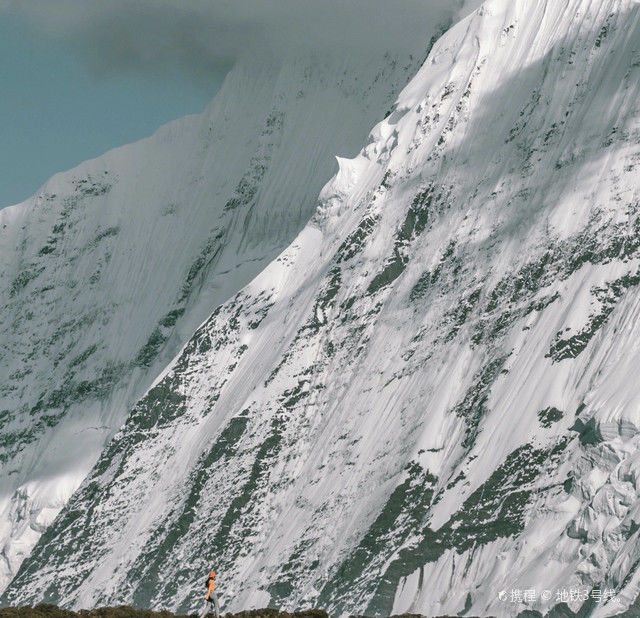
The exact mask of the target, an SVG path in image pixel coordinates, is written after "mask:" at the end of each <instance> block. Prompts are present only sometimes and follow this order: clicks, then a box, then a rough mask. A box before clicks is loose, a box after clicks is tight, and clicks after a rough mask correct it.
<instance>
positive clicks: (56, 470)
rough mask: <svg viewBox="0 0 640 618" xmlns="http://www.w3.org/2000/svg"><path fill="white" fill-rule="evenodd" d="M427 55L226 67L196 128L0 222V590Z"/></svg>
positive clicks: (92, 165) (86, 172) (103, 166)
mask: <svg viewBox="0 0 640 618" xmlns="http://www.w3.org/2000/svg"><path fill="white" fill-rule="evenodd" d="M441 17H442V19H444V17H446V16H441ZM427 26H429V27H431V29H432V30H433V32H435V31H436V29H437V28H442V27H443V23H441V22H438V21H437V20H436V21H434V23H433V24H427ZM428 45H429V36H427V37H426V40H424V41H423V40H419V41H415V42H414V46H413V47H414V51H415V56H411V57H410V56H408V55H406V56H404V57H401V56H392V55H390V54H388V53H386V52H385V50H382V51H381V52H380V54H379V55H377V56H375V57H371V58H369V59H368V61H367V62H365V63H363V62H362V61H358V63H356V64H354V63H353V62H351V61H350V60H349V59H344V60H340V61H336V60H335V59H325V58H317V57H316V58H311V57H297V58H291V59H284V60H283V59H282V58H278V59H275V58H269V57H267V58H255V57H253V56H247V57H243V58H242V59H240V60H239V61H238V63H237V64H236V66H235V67H234V68H233V69H232V71H231V72H230V74H229V75H228V76H227V78H226V80H225V82H224V84H223V86H222V88H221V90H220V92H219V93H218V94H217V96H216V97H215V99H214V100H213V102H212V103H211V104H210V105H209V106H208V108H207V109H206V111H205V112H204V113H203V114H201V115H195V116H189V117H186V118H183V119H181V120H177V121H175V122H172V123H170V124H168V125H167V126H165V127H162V128H161V129H159V130H158V131H157V132H156V133H155V134H154V135H153V136H151V137H149V138H148V139H144V140H142V141H140V142H138V143H135V144H132V145H129V146H125V147H122V148H118V149H115V150H113V151H110V152H108V153H106V154H105V155H104V156H101V157H99V158H97V159H95V160H92V161H87V162H86V163H83V164H81V165H80V166H78V167H77V168H75V169H73V170H70V171H69V172H65V173H62V174H58V175H56V176H55V177H53V178H52V179H51V180H50V181H48V182H47V183H46V184H45V185H44V186H43V187H42V189H41V190H40V191H39V192H38V193H37V195H35V196H34V197H33V198H31V199H29V200H27V201H26V202H24V203H22V204H19V205H16V206H11V207H7V208H4V209H3V210H0V298H1V299H2V304H3V307H2V320H1V321H0V349H1V350H2V353H1V354H0V375H1V376H2V380H1V384H0V431H1V432H2V433H1V436H2V437H1V442H0V590H2V589H3V588H4V587H5V586H6V584H7V583H8V582H9V581H10V579H11V578H12V577H13V575H14V574H15V572H16V570H17V569H18V567H19V566H20V564H21V562H22V560H23V559H24V558H25V556H27V555H29V552H30V551H31V548H32V547H33V545H34V544H35V542H36V541H37V540H38V538H39V536H40V534H41V533H42V532H43V530H44V529H46V527H47V526H48V524H49V523H50V522H51V521H52V520H53V518H54V517H55V515H56V514H57V513H58V511H59V510H60V508H61V507H62V506H63V505H64V504H65V503H66V501H67V500H68V499H69V497H70V496H71V494H72V493H73V492H74V491H75V489H76V488H77V487H78V486H79V484H80V483H81V482H82V480H83V478H84V477H85V476H86V474H87V472H88V471H89V470H90V469H91V467H92V466H93V465H94V463H95V461H96V459H97V457H98V455H99V454H100V451H101V450H102V448H103V446H104V444H105V442H106V441H107V440H108V439H110V437H111V436H113V433H114V432H115V430H116V429H117V428H118V427H119V426H120V425H121V424H122V422H123V421H124V419H125V418H126V415H127V411H128V410H129V409H130V408H131V406H132V405H133V404H134V403H135V401H136V400H137V399H139V398H140V397H141V396H142V395H143V394H144V392H145V391H146V390H147V389H148V388H149V387H150V385H151V384H152V383H153V381H154V380H155V379H156V378H157V377H158V375H159V373H160V372H161V371H162V369H163V368H164V367H165V366H166V365H167V363H169V362H170V361H171V359H172V358H173V357H174V356H175V355H176V354H177V352H178V351H179V350H180V348H181V346H182V345H183V344H184V343H185V342H186V341H187V340H188V339H189V337H191V335H192V334H193V332H194V330H195V329H196V328H197V326H198V325H199V324H200V323H201V322H202V321H203V320H204V319H205V318H206V317H207V316H208V315H209V314H210V313H211V311H212V310H213V309H214V308H215V307H216V306H218V305H220V303H222V302H224V301H225V300H227V299H228V298H229V297H231V296H232V295H233V294H235V293H236V292H237V291H238V290H239V289H240V288H242V287H243V286H244V285H246V284H247V283H248V282H249V281H250V280H251V279H252V278H253V277H254V276H255V275H256V274H257V273H259V272H260V271H261V270H262V269H263V268H264V267H265V266H266V265H267V264H268V263H269V262H270V261H271V260H272V259H273V258H275V257H276V256H277V255H278V253H279V252H280V251H282V250H283V249H284V248H285V247H286V246H287V245H288V244H289V243H290V242H291V241H292V239H293V238H295V235H296V234H297V233H298V232H299V231H300V229H301V228H302V226H303V225H304V224H305V223H306V222H307V221H308V220H309V218H310V217H311V215H312V214H313V212H314V209H315V205H316V202H317V196H318V193H319V191H320V189H321V187H322V185H323V183H324V182H325V181H326V179H327V178H328V177H330V175H331V174H332V173H333V172H334V171H335V169H336V163H335V157H334V156H335V154H336V153H340V154H342V155H347V156H353V154H355V153H356V152H357V151H358V149H359V147H360V145H361V143H362V141H363V140H364V139H365V137H366V135H367V133H368V131H369V130H370V128H371V126H372V124H373V123H374V122H375V121H376V120H377V119H378V118H380V117H381V116H382V115H383V114H384V113H385V111H386V110H387V109H388V108H389V106H390V105H391V104H392V103H393V101H394V99H395V97H396V96H397V95H398V93H399V91H400V89H401V88H402V87H403V86H404V85H405V84H406V83H407V81H408V80H409V78H410V77H411V76H412V75H413V74H414V73H415V71H416V70H417V68H418V66H419V64H420V62H421V61H422V60H423V59H424V57H425V55H426V53H427V51H428V50H427V46H428Z"/></svg>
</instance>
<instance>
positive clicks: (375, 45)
mask: <svg viewBox="0 0 640 618" xmlns="http://www.w3.org/2000/svg"><path fill="white" fill-rule="evenodd" d="M459 4H460V2H459V1H458V0H173V1H171V0H0V10H5V11H11V12H13V13H17V14H20V15H22V16H24V17H26V18H27V19H28V20H29V22H30V23H31V24H32V25H33V27H34V28H37V29H38V31H39V32H41V33H42V34H43V35H48V36H53V37H57V38H64V40H65V41H67V42H68V43H69V45H71V46H74V47H76V48H77V49H78V50H79V52H80V53H81V54H82V56H83V57H84V58H85V59H86V61H87V62H88V63H89V64H90V66H91V67H92V69H93V70H94V71H95V72H96V73H98V74H108V73H110V72H121V71H142V72H146V73H153V72H160V74H161V73H162V71H163V70H164V69H165V68H166V67H167V66H171V67H172V68H175V67H176V66H177V67H179V68H180V69H181V70H184V71H185V72H187V73H188V74H189V75H190V76H191V77H193V78H194V79H195V80H201V79H206V78H207V76H211V75H216V76H219V75H220V74H223V73H225V72H226V71H227V70H228V68H229V67H230V66H231V65H232V63H233V62H234V60H235V59H236V58H237V57H239V56H240V55H242V54H245V53H252V52H253V53H268V54H274V55H282V54H295V53H300V52H302V51H303V50H305V51H312V52H314V53H319V54H335V55H345V54H368V55H369V54H372V53H380V52H384V51H392V52H399V51H406V52H408V53H409V52H413V51H419V50H420V49H421V46H423V47H424V48H426V45H427V43H428V40H429V38H430V36H431V33H432V32H433V23H434V22H437V23H439V24H440V23H443V24H444V23H446V21H447V19H448V18H450V16H451V14H452V13H453V12H454V9H455V7H456V6H458V5H459Z"/></svg>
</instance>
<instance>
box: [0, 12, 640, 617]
mask: <svg viewBox="0 0 640 618" xmlns="http://www.w3.org/2000/svg"><path fill="white" fill-rule="evenodd" d="M639 50H640V5H639V4H638V3H637V2H634V1H632V0H597V1H596V0H488V1H487V2H484V3H483V4H482V6H481V7H479V8H477V9H476V10H475V11H472V12H470V13H469V14H468V15H467V16H466V17H464V18H463V19H462V20H461V21H460V22H458V23H457V24H456V25H455V26H454V27H452V28H451V29H450V30H449V31H448V32H447V33H446V34H445V35H444V36H443V37H442V38H441V39H440V40H439V41H438V42H437V43H436V45H435V46H434V47H433V49H432V51H431V53H430V55H429V57H428V58H427V60H426V61H425V63H424V64H423V66H422V67H421V68H420V70H419V71H418V73H417V75H416V76H415V77H414V78H413V79H412V80H411V82H410V83H409V84H408V85H407V86H406V88H405V89H404V90H403V91H402V93H401V94H400V96H399V98H398V100H397V101H396V103H395V104H394V106H393V109H392V111H391V113H390V114H389V115H388V116H387V117H386V118H385V119H384V120H383V121H382V122H380V123H379V124H378V125H376V126H375V128H374V129H373V131H372V132H371V134H370V137H369V140H368V142H367V143H366V145H365V146H364V148H363V149H362V151H361V152H360V154H359V155H358V156H356V157H355V158H353V159H349V158H339V159H338V163H339V170H338V172H337V174H336V175H335V176H334V178H333V179H332V180H331V181H330V182H329V183H328V184H327V185H326V186H325V187H324V188H323V189H322V191H321V193H320V200H319V204H318V207H317V209H316V212H315V214H314V216H313V218H312V219H311V221H310V222H309V223H308V224H307V225H306V226H305V227H304V229H302V231H301V232H300V233H299V234H298V235H297V237H296V238H295V240H294V241H293V242H292V243H291V244H290V245H289V246H288V247H287V248H286V249H285V250H284V251H283V252H282V253H281V254H280V255H279V256H278V257H277V258H276V259H275V260H273V261H271V262H270V263H269V265H268V266H266V267H265V268H264V269H263V270H262V271H261V272H260V273H259V274H257V276H256V277H255V278H254V279H253V280H252V281H251V282H250V283H249V284H248V285H246V286H245V287H244V288H243V289H241V290H240V291H239V292H238V293H237V294H235V295H234V296H233V297H232V298H230V299H229V300H227V301H226V302H224V303H223V304H222V305H220V306H219V307H218V308H217V309H216V310H215V311H214V312H213V313H212V314H211V316H210V317H209V318H208V319H206V320H205V321H204V322H203V324H202V325H201V326H200V327H199V328H198V329H197V330H196V332H195V334H194V335H193V336H192V337H191V339H190V340H189V342H188V343H187V344H186V345H185V346H184V347H183V348H182V349H181V351H180V353H179V354H178V355H177V356H176V358H175V359H174V360H173V361H172V362H171V363H170V364H169V366H168V367H167V368H166V370H165V371H163V372H162V374H161V376H160V378H159V379H158V380H156V382H155V384H154V386H153V388H151V389H150V390H148V392H147V393H146V394H145V395H144V397H142V398H141V399H140V400H139V401H138V402H137V403H136V404H135V406H133V408H132V409H131V410H130V413H129V414H128V416H127V420H126V422H125V423H124V425H123V426H122V427H121V429H120V430H119V431H118V432H117V434H116V435H115V436H114V438H113V439H112V440H111V441H110V442H109V443H108V444H107V446H106V447H105V448H104V450H103V451H102V453H101V454H100V458H99V459H98V461H97V463H96V465H95V466H94V467H93V469H92V470H91V471H90V472H89V474H88V475H87V477H86V479H85V480H84V481H83V483H82V485H81V487H80V488H79V489H78V491H76V492H75V493H74V495H73V496H72V497H71V499H70V501H69V502H68V504H67V505H66V506H65V508H64V509H63V510H62V512H61V513H60V515H59V516H58V518H57V519H56V521H55V522H54V523H53V524H52V525H51V526H49V528H48V529H47V532H46V534H45V535H44V536H43V537H42V538H41V539H40V541H39V542H38V543H37V545H36V546H35V548H34V550H33V554H32V555H31V557H30V558H28V559H27V560H25V562H24V563H23V565H22V568H21V569H20V571H19V572H18V574H17V575H16V577H15V578H14V579H13V580H12V582H11V583H10V584H9V586H8V588H7V590H6V591H5V594H4V596H3V597H2V601H3V602H5V603H11V604H16V603H25V602H29V603H32V602H35V601H39V600H47V601H54V602H57V603H61V604H63V605H68V606H73V607H89V606H95V605H103V604H115V603H132V604H134V605H139V606H151V607H166V608H169V609H172V610H179V611H187V610H189V609H192V608H194V607H195V606H196V605H197V604H198V603H199V601H200V593H201V590H200V589H201V587H202V582H200V581H199V579H198V573H203V572H206V570H207V568H210V566H211V565H212V564H215V566H216V567H217V570H218V571H219V573H220V582H219V584H220V587H219V589H220V599H221V603H222V606H223V610H225V611H227V610H229V611H234V610H241V609H248V608H251V607H257V606H263V605H265V604H267V603H269V604H272V605H275V606H280V607H284V608H287V609H292V608H298V607H302V606H306V605H316V606H319V607H323V608H326V609H327V610H329V611H330V612H331V613H332V614H336V615H342V614H345V615H347V614H361V613H367V614H370V615H389V614H391V613H398V612H415V613H421V614H424V615H444V614H448V615H455V614H456V613H459V612H466V613H468V614H469V615H483V616H484V615H486V616H490V615H491V616H515V615H517V614H518V613H519V612H521V611H522V610H525V609H536V610H539V611H546V610H548V609H550V608H551V607H552V606H553V605H554V604H556V595H555V590H556V589H561V588H565V589H570V588H575V589H580V590H586V591H587V593H589V592H590V591H591V590H592V589H604V588H611V589H613V590H615V598H614V599H611V600H609V601H607V602H601V603H598V604H596V605H595V606H594V611H593V614H592V615H595V616H598V617H599V616H610V615H615V614H618V613H620V612H621V611H622V610H624V609H626V608H628V607H629V606H630V605H631V604H633V603H634V602H635V599H636V598H637V597H638V594H639V592H640V570H638V564H640V526H639V524H640V476H639V475H638V473H637V471H638V470H639V469H640V455H639V452H640V451H639V450H638V446H639V445H640V408H639V406H638V404H639V398H640V385H639V383H638V379H637V378H638V367H640V347H639V344H638V341H640V297H639V295H638V285H640V270H639V269H640V183H639V182H638V178H639V175H638V173H639V171H638V170H639V169H640V168H639V166H640V96H639V95H640V92H639V91H640V51H639ZM36 576H37V578H38V581H39V582H40V585H39V586H38V587H34V586H33V581H34V578H35V577H36ZM530 588H535V589H536V590H537V591H538V596H537V598H536V600H535V601H531V602H529V603H524V602H521V603H510V602H505V601H503V600H501V599H500V597H499V593H500V591H503V590H505V591H510V590H511V589H530ZM544 589H549V590H552V591H554V594H553V595H552V596H551V598H550V599H547V600H544V599H542V597H541V596H540V594H539V593H540V592H541V591H542V590H544ZM581 605H582V601H580V600H579V599H577V598H576V599H572V600H571V601H570V602H569V606H570V608H571V609H572V610H573V611H576V610H578V609H579V607H580V606H581Z"/></svg>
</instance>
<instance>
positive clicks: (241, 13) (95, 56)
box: [0, 0, 475, 207]
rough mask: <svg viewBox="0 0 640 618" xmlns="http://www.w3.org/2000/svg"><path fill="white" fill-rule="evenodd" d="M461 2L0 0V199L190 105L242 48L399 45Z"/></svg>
mask: <svg viewBox="0 0 640 618" xmlns="http://www.w3.org/2000/svg"><path fill="white" fill-rule="evenodd" d="M472 1H475V0H108V1H105V0H0V85H1V86H2V91H1V94H0V207H3V206H7V205H9V204H13V203H17V202H20V201H22V200H24V199H26V198H27V197H29V196H30V195H32V194H33V193H34V192H36V191H37V189H38V188H39V187H40V186H41V185H42V184H43V183H44V182H45V181H46V180H47V179H48V178H49V177H50V176H51V175H53V174H54V173H56V172H59V171H63V170H66V169H69V168H70V167H73V166H75V165H77V164H78V163H81V162H82V161H84V160H86V159H88V158H91V157H96V156H98V155H100V154H102V153H103V152H104V151H106V150H108V149H109V148H113V147H115V146H120V145H123V144H126V143H129V142H132V141H135V140H137V139H139V138H142V137H145V136H147V135H150V134H151V133H153V131H154V130H155V129H157V128H158V127H159V126H161V125H162V124H165V123H166V122H168V121H169V120H173V119H175V118H179V117H181V116H184V115H186V114H190V113H197V112H200V111H202V110H203V109H204V107H205V106H206V104H207V103H208V102H209V101H210V99H211V98H212V97H213V96H214V94H215V93H216V91H217V90H218V89H219V88H220V85H221V82H222V80H223V79H224V76H225V75H226V73H227V72H228V71H229V69H230V68H231V67H232V66H233V63H234V62H235V61H236V60H237V59H238V58H239V57H241V56H242V55H245V54H256V53H257V54H261V55H266V54H269V56H270V57H271V56H272V57H274V58H275V59H277V58H278V57H279V56H282V55H292V54H293V55H297V54H299V53H301V52H302V53H309V52H311V53H312V54H316V55H326V54H331V55H335V56H337V57H339V58H342V57H344V56H345V55H354V54H362V55H363V57H366V58H370V57H371V54H378V53H384V52H385V51H392V52H396V51H401V50H404V51H407V49H405V48H406V46H407V45H411V46H414V45H415V42H416V41H419V40H420V39H419V37H420V36H421V34H422V33H423V32H424V31H425V30H426V31H429V32H430V31H431V29H432V24H433V21H434V20H435V21H437V22H439V23H444V22H446V20H447V19H448V17H449V18H450V17H451V15H452V13H454V12H455V11H456V10H457V9H458V8H459V7H460V6H461V5H462V4H463V2H465V3H469V2H472ZM427 43H428V41H424V48H425V49H426V45H427ZM411 49H413V47H411Z"/></svg>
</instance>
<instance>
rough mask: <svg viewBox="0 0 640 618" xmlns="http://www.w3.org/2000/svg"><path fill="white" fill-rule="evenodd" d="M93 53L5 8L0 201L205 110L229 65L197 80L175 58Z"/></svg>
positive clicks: (15, 198) (17, 198)
mask: <svg viewBox="0 0 640 618" xmlns="http://www.w3.org/2000/svg"><path fill="white" fill-rule="evenodd" d="M89 53H90V52H89V51H88V50H87V49H86V47H84V46H82V45H76V44H75V42H74V40H73V39H71V40H69V41H67V40H65V38H64V37H53V36H47V35H46V33H43V32H42V31H41V30H38V29H35V28H34V27H33V26H32V25H31V24H30V23H29V22H28V21H27V19H26V18H24V17H23V16H21V15H16V14H12V13H7V12H0V84H1V85H2V91H1V94H0V208H2V207H4V206H9V205H11V204H15V203H18V202H21V201H23V200H24V199H26V198H28V197H29V196H31V195H33V194H34V193H35V192H36V191H37V190H38V188H39V187H40V186H41V185H42V184H43V183H44V182H45V181H46V180H47V179H48V178H50V177H51V176H52V175H53V174H55V173H57V172H60V171H64V170H67V169H70V168H71V167H74V166H75V165H77V164H78V163H81V162H82V161H84V160H86V159H90V158H93V157H96V156H98V155H100V154H102V153H103V152H105V151H106V150H109V149H110V148H113V147H116V146H120V145H122V144H127V143H129V142H133V141H135V140H138V139H140V138H142V137H146V136H147V135H150V134H151V133H153V132H154V131H155V130H156V129H157V128H158V127H159V126H161V125H163V124H165V123H166V122H168V121H170V120H173V119H175V118H180V117H181V116H184V115H186V114H192V113H197V112H201V111H202V110H203V109H204V107H205V106H206V104H207V103H208V102H209V100H210V99H211V98H212V97H213V96H214V94H215V93H216V91H217V90H218V88H219V87H220V84H221V81H222V79H223V78H224V73H225V71H224V67H221V68H220V70H219V71H216V72H211V73H209V74H208V75H207V76H206V78H202V79H198V80H195V79H193V76H192V75H191V74H189V73H188V72H185V71H184V70H182V69H181V67H180V66H179V65H177V64H175V63H174V64H172V63H167V64H166V65H165V66H164V67H163V68H162V70H154V71H123V70H117V71H115V70H114V71H102V70H97V69H96V67H95V63H94V62H93V60H92V59H90V58H88V57H87V56H88V54H89Z"/></svg>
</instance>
